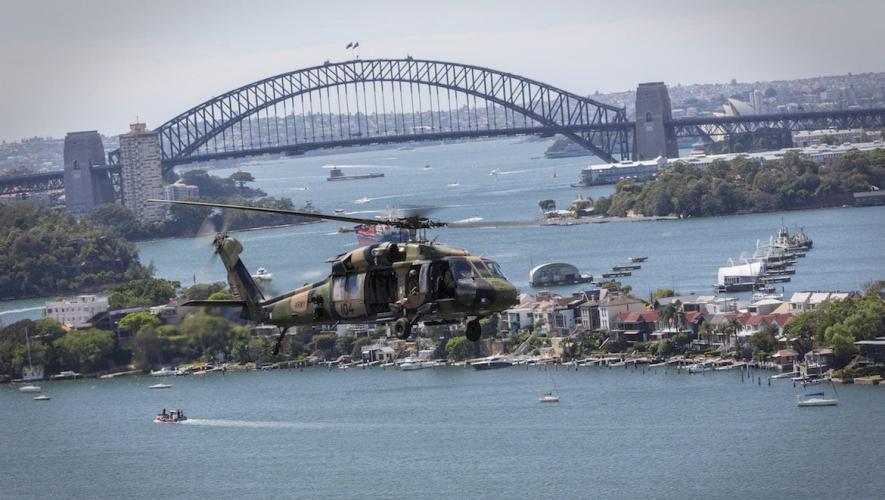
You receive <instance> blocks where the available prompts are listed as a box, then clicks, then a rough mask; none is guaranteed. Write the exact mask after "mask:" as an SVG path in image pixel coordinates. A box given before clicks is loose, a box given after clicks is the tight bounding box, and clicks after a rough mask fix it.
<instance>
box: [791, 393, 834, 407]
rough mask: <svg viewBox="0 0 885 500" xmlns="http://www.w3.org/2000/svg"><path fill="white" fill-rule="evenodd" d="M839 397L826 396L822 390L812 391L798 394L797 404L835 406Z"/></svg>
mask: <svg viewBox="0 0 885 500" xmlns="http://www.w3.org/2000/svg"><path fill="white" fill-rule="evenodd" d="M838 404H839V399H838V398H835V397H832V398H830V397H827V396H825V395H824V393H822V392H814V393H811V394H805V395H804V396H799V401H798V402H797V403H796V405H797V406H837V405H838Z"/></svg>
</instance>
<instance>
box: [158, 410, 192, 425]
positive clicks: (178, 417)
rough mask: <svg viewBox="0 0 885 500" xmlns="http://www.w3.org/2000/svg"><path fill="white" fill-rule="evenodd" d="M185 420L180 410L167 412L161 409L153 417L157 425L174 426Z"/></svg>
mask: <svg viewBox="0 0 885 500" xmlns="http://www.w3.org/2000/svg"><path fill="white" fill-rule="evenodd" d="M185 420H187V417H185V416H184V411H183V410H182V409H181V408H179V409H177V410H173V411H168V412H167V411H166V410H165V409H163V411H161V412H160V413H158V414H157V416H156V417H154V422H156V423H158V424H176V423H178V422H183V421H185Z"/></svg>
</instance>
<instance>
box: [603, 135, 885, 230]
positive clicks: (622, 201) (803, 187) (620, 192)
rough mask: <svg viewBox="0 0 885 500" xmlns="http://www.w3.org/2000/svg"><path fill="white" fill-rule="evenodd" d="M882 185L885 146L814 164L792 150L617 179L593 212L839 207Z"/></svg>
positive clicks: (686, 213)
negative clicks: (642, 178) (775, 156)
mask: <svg viewBox="0 0 885 500" xmlns="http://www.w3.org/2000/svg"><path fill="white" fill-rule="evenodd" d="M883 186H885V150H882V149H876V150H873V151H869V152H860V151H851V152H849V153H846V154H843V155H841V156H839V157H838V158H836V159H835V160H834V161H833V162H832V163H829V164H823V165H819V164H817V163H814V162H813V161H811V160H809V159H808V158H807V157H805V156H802V155H800V154H799V153H796V152H789V153H787V154H786V155H785V156H784V158H783V159H782V160H779V161H767V162H764V163H762V162H759V161H757V160H755V159H752V158H750V157H739V158H735V159H732V160H729V161H724V160H722V161H715V162H713V163H712V164H711V165H709V166H708V167H707V168H705V169H700V168H698V167H695V166H692V165H689V164H687V163H684V162H677V163H675V164H673V165H671V166H669V167H667V168H666V169H664V170H663V171H661V173H660V174H658V176H657V178H655V179H654V180H651V181H648V182H645V183H637V182H633V181H631V180H622V181H620V182H618V184H617V185H616V186H615V192H614V194H612V195H611V196H608V197H606V196H603V197H600V198H598V199H597V200H596V203H595V205H594V211H595V212H596V213H604V214H608V215H610V216H618V217H624V216H627V215H628V214H636V215H645V216H663V215H676V216H679V217H704V216H714V215H728V214H734V213H744V212H768V211H773V210H786V209H795V208H805V207H818V206H833V205H841V204H843V203H845V202H846V201H848V202H849V203H850V200H848V198H849V197H850V195H851V193H853V192H856V191H868V190H870V189H874V188H881V187H883Z"/></svg>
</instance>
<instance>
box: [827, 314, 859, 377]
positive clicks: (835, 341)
mask: <svg viewBox="0 0 885 500" xmlns="http://www.w3.org/2000/svg"><path fill="white" fill-rule="evenodd" d="M825 336H826V339H827V343H828V344H830V346H832V348H833V361H834V363H835V365H836V366H835V367H836V368H842V367H844V366H845V365H847V364H848V363H849V362H850V361H851V358H852V357H853V356H854V355H855V354H857V347H856V346H855V345H854V337H853V336H852V335H851V331H850V329H849V328H848V327H847V326H845V325H838V324H837V325H831V326H829V327H827V329H826V332H825Z"/></svg>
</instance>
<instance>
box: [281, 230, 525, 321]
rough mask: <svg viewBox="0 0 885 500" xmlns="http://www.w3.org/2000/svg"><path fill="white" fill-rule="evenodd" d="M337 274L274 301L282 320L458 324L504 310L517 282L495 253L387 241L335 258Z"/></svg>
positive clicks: (512, 300)
mask: <svg viewBox="0 0 885 500" xmlns="http://www.w3.org/2000/svg"><path fill="white" fill-rule="evenodd" d="M330 262H331V264H332V273H331V274H330V275H329V276H328V277H327V278H326V279H324V280H322V281H320V282H317V283H314V284H310V285H305V286H303V287H301V288H299V289H296V290H294V291H292V292H290V293H288V294H286V295H284V296H281V297H279V298H278V299H275V300H273V302H272V303H270V304H267V306H266V307H267V308H268V309H269V317H268V322H269V323H271V324H274V325H277V326H281V327H288V326H295V325H311V324H329V323H337V322H346V323H365V322H388V321H395V320H397V319H400V318H408V319H409V321H410V322H411V323H417V322H419V321H423V322H425V323H431V324H432V323H435V322H436V323H454V322H458V321H461V320H463V319H465V318H469V317H472V318H478V317H485V316H489V315H491V314H494V313H498V312H501V311H503V310H505V309H507V308H509V307H511V306H513V305H514V304H515V303H516V301H517V291H516V288H515V287H514V286H513V285H512V284H511V283H510V282H509V281H507V279H506V278H505V277H504V276H503V274H502V273H501V272H500V270H499V268H498V265H497V264H496V263H495V262H494V261H492V260H489V259H484V258H481V257H476V256H471V255H470V254H469V253H468V252H467V251H466V250H462V249H459V248H452V247H447V246H443V245H431V244H425V243H400V244H395V243H382V244H378V245H371V246H367V247H360V248H358V249H356V250H353V251H352V252H348V253H346V254H343V255H340V256H338V257H335V258H334V259H331V260H330Z"/></svg>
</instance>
